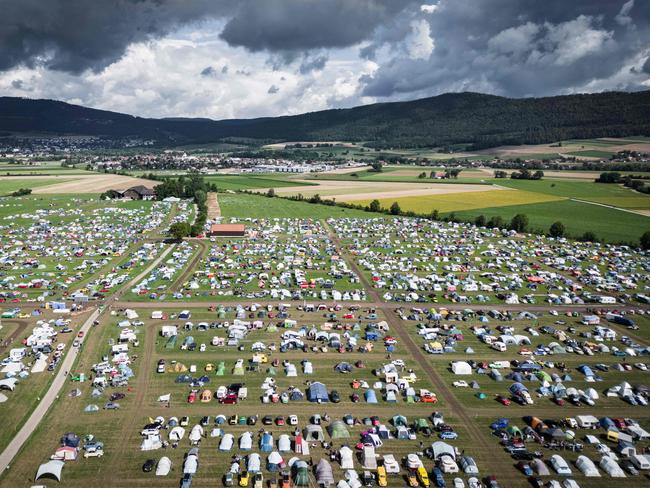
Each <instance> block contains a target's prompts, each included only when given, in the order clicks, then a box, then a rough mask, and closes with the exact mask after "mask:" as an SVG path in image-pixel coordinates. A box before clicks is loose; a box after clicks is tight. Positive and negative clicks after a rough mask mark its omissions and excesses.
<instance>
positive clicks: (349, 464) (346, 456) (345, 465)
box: [339, 446, 354, 469]
mask: <svg viewBox="0 0 650 488" xmlns="http://www.w3.org/2000/svg"><path fill="white" fill-rule="evenodd" d="M339 455H340V456H341V469H354V457H353V452H352V449H350V448H349V447H348V446H343V447H342V448H341V449H339Z"/></svg>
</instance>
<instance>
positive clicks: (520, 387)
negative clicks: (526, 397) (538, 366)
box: [510, 383, 528, 395]
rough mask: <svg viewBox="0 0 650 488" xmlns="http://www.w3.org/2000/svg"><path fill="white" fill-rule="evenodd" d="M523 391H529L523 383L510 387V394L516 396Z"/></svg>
mask: <svg viewBox="0 0 650 488" xmlns="http://www.w3.org/2000/svg"><path fill="white" fill-rule="evenodd" d="M522 391H528V388H526V387H525V386H524V385H523V384H521V383H513V384H512V385H510V393H512V394H513V395H516V394H517V393H519V392H522Z"/></svg>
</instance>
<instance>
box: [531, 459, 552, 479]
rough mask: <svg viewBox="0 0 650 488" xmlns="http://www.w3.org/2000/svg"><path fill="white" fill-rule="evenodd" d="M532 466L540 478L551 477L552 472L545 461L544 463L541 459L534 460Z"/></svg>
mask: <svg viewBox="0 0 650 488" xmlns="http://www.w3.org/2000/svg"><path fill="white" fill-rule="evenodd" d="M530 466H531V468H533V469H534V470H535V472H536V473H537V474H538V475H539V476H550V475H551V472H550V471H549V469H548V466H547V465H546V463H545V462H544V461H542V460H541V459H539V458H535V459H533V460H532V461H531V462H530Z"/></svg>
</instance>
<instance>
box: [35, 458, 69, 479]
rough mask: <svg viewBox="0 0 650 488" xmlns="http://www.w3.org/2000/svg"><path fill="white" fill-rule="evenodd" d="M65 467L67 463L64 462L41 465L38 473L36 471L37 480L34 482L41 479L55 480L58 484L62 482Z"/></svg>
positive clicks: (50, 462)
mask: <svg viewBox="0 0 650 488" xmlns="http://www.w3.org/2000/svg"><path fill="white" fill-rule="evenodd" d="M64 465H65V463H64V462H63V461H56V460H52V461H48V462H47V463H43V464H41V465H40V466H39V467H38V471H36V478H34V481H37V480H39V479H41V478H53V479H55V480H57V481H58V482H61V470H62V469H63V466H64Z"/></svg>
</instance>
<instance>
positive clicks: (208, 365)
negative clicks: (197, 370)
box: [205, 363, 214, 373]
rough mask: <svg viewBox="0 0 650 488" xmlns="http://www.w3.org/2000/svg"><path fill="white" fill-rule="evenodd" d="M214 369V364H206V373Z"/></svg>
mask: <svg viewBox="0 0 650 488" xmlns="http://www.w3.org/2000/svg"><path fill="white" fill-rule="evenodd" d="M213 370H214V364H212V363H208V364H206V365H205V372H206V373H209V372H210V371H213Z"/></svg>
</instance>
